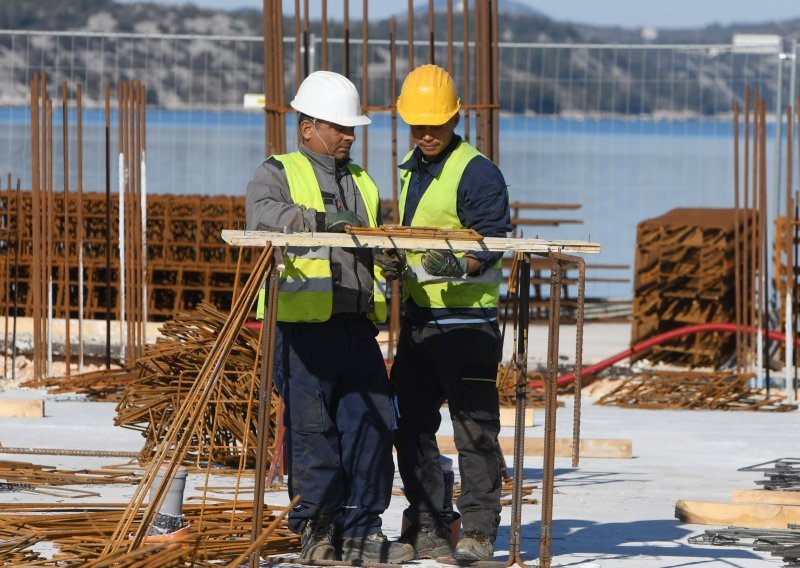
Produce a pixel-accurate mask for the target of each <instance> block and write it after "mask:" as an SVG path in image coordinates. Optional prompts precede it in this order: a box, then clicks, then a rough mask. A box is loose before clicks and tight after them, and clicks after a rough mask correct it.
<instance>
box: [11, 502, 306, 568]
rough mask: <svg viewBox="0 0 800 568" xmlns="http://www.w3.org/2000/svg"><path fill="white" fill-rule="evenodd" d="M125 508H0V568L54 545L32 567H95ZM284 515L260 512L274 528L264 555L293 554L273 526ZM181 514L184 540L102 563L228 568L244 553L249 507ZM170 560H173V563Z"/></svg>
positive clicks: (187, 509)
mask: <svg viewBox="0 0 800 568" xmlns="http://www.w3.org/2000/svg"><path fill="white" fill-rule="evenodd" d="M125 507H126V505H125V504H124V503H97V504H91V505H80V506H76V505H63V504H58V503H34V504H0V559H2V560H1V561H0V562H3V564H0V565H7V566H19V565H20V563H22V562H32V561H34V560H36V559H37V556H38V555H37V554H36V553H35V552H31V551H30V550H27V549H28V548H29V547H30V546H33V545H34V544H36V543H40V542H51V543H53V544H55V545H56V547H57V548H58V552H57V553H56V554H55V555H54V556H53V558H52V559H50V560H41V561H40V563H38V565H42V566H88V565H92V564H91V563H92V562H99V560H100V558H101V552H102V550H103V548H104V546H105V545H106V544H107V543H108V542H109V539H110V538H111V535H112V533H113V531H114V528H115V527H116V525H117V523H118V522H119V520H120V518H121V517H122V514H123V512H124V510H125ZM286 512H288V508H287V507H277V506H271V505H267V506H266V507H265V509H264V513H263V522H264V523H265V526H267V525H268V524H270V523H274V524H276V526H275V528H274V529H273V530H272V532H271V534H269V535H268V536H267V537H266V545H265V549H264V554H281V553H290V552H296V551H297V550H298V548H299V536H298V535H296V534H294V533H292V532H290V531H289V530H288V528H287V527H286V523H285V522H284V521H282V520H281V521H280V522H279V523H275V521H276V520H278V519H281V518H282V515H284V514H285V513H286ZM183 514H184V517H185V519H184V520H185V522H186V523H187V524H188V526H189V530H190V533H189V536H188V537H187V539H186V540H184V541H178V542H173V543H163V544H160V545H154V544H153V543H149V542H145V544H144V546H143V547H142V548H139V549H136V550H135V551H133V552H125V553H120V554H118V555H117V556H115V557H113V558H112V557H106V558H104V560H106V561H111V560H114V561H116V562H117V564H116V565H118V566H131V565H133V564H131V563H129V562H130V561H131V560H132V559H133V558H136V557H139V560H140V561H142V560H143V559H145V560H146V562H143V563H142V564H137V565H140V566H150V567H153V568H156V567H159V568H160V567H162V566H192V565H194V566H219V565H220V563H225V565H228V563H230V562H231V561H233V560H234V559H236V558H237V557H238V556H239V555H241V554H242V553H243V552H245V551H246V550H247V549H248V546H249V545H250V534H249V533H250V526H251V522H252V516H253V504H252V502H249V503H248V502H247V501H241V500H240V501H233V500H225V499H220V500H216V501H215V502H214V503H204V504H185V505H184V506H183ZM154 546H156V547H157V548H153V547H154ZM174 546H177V547H178V550H175V549H174V548H173V547H174ZM172 554H175V558H174V559H173V558H172V556H171V555H172ZM39 558H40V557H39ZM193 561H194V564H192V562H193Z"/></svg>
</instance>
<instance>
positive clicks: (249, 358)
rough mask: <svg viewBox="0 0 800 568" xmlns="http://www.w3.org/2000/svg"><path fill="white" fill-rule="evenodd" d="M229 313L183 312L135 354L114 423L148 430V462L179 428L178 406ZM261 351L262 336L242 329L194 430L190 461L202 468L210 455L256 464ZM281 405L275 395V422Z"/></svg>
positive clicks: (210, 310)
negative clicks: (176, 425) (132, 376)
mask: <svg viewBox="0 0 800 568" xmlns="http://www.w3.org/2000/svg"><path fill="white" fill-rule="evenodd" d="M226 318H227V314H225V313H222V312H220V311H218V310H216V309H215V308H214V307H213V306H211V305H209V304H201V305H200V306H199V307H198V308H197V309H196V310H193V311H192V312H190V313H186V314H179V315H178V316H177V317H176V318H175V319H174V320H171V321H169V322H166V323H165V324H163V326H162V327H161V333H162V335H163V336H164V338H163V339H162V338H159V340H158V341H157V342H156V343H155V344H154V345H151V346H148V347H147V348H146V351H145V355H144V356H143V357H141V358H140V359H138V360H137V362H136V367H137V369H138V374H137V377H136V379H135V380H133V381H130V382H128V383H127V387H126V390H125V393H124V395H123V396H122V399H121V400H120V402H119V403H118V405H117V417H116V419H115V423H116V424H117V425H118V426H122V427H123V428H129V429H132V430H137V431H140V432H142V436H144V438H145V444H144V446H143V448H142V451H141V454H140V458H141V459H142V460H143V461H149V460H150V458H151V457H152V455H153V452H154V451H155V449H156V447H157V446H158V444H159V442H160V441H161V440H162V439H163V437H164V433H165V432H166V431H167V430H169V428H171V427H173V421H174V419H175V412H174V409H176V408H180V406H181V404H183V402H184V400H185V398H186V396H187V395H188V393H189V391H190V388H191V386H192V384H193V383H194V382H195V380H196V379H197V376H198V373H199V372H200V370H201V369H202V367H203V363H204V362H205V359H206V357H207V354H208V351H209V349H210V348H211V346H212V345H213V344H214V341H215V340H216V339H217V336H218V334H219V332H220V330H221V329H222V327H223V325H224V323H225V320H226ZM259 352H260V350H259V337H258V334H257V333H256V332H254V331H252V330H250V329H248V328H246V327H244V328H242V329H241V331H240V332H239V334H238V336H237V337H236V339H235V341H234V343H233V345H232V348H231V353H230V355H229V357H228V358H227V360H226V362H225V368H224V371H223V373H222V376H221V378H220V380H219V381H218V383H217V389H216V391H215V393H214V395H213V397H212V398H211V400H210V402H209V404H208V406H206V408H205V411H204V414H203V418H202V420H201V421H200V422H199V426H198V428H197V429H196V430H195V431H194V433H193V434H192V439H191V442H190V444H189V446H188V450H187V459H188V460H189V461H191V462H194V463H195V464H196V465H198V466H199V465H202V464H205V463H207V462H209V461H211V462H214V463H218V464H226V465H234V466H235V465H237V464H239V463H240V461H241V460H242V459H243V460H244V463H245V464H247V465H250V466H252V465H253V464H254V463H255V460H256V447H255V444H254V443H253V440H255V438H256V433H257V418H258V416H257V410H258V397H259V394H258V373H257V371H258V356H259ZM279 404H280V402H279V399H278V396H277V394H274V393H273V396H272V400H271V406H270V408H271V411H270V421H271V423H272V425H273V427H275V426H276V425H277V416H278V410H279ZM248 440H249V443H248Z"/></svg>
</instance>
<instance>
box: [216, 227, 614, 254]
mask: <svg viewBox="0 0 800 568" xmlns="http://www.w3.org/2000/svg"><path fill="white" fill-rule="evenodd" d="M222 240H224V241H225V242H226V243H228V244H231V245H237V246H250V247H263V246H265V245H266V244H267V243H268V242H269V243H272V244H273V245H274V246H279V247H282V246H297V247H319V246H330V247H342V248H401V249H451V250H463V251H468V250H482V251H495V252H540V253H541V252H563V253H566V254H573V253H580V254H594V253H599V252H600V245H599V244H597V243H591V242H588V241H553V240H548V239H515V238H501V237H486V238H484V239H483V240H480V241H478V242H475V241H463V240H450V239H431V238H422V237H419V238H417V237H384V236H372V235H358V236H356V235H346V234H343V233H292V234H284V233H280V232H273V231H234V230H228V229H226V230H223V231H222Z"/></svg>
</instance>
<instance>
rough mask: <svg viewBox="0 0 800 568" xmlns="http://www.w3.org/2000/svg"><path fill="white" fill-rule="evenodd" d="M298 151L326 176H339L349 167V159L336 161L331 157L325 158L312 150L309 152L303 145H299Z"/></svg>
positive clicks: (325, 156)
mask: <svg viewBox="0 0 800 568" xmlns="http://www.w3.org/2000/svg"><path fill="white" fill-rule="evenodd" d="M298 151H299V152H300V153H301V154H303V155H304V156H305V157H306V158H308V159H309V160H311V163H312V164H313V165H314V166H316V167H317V168H319V169H320V170H322V171H323V172H325V173H326V174H330V175H335V174H336V173H338V174H339V175H340V176H341V175H342V174H344V173H345V172H346V171H347V166H348V165H350V162H352V160H351V159H350V157H347V158H344V159H342V160H337V159H336V158H334V157H333V156H327V155H325V154H318V153H317V152H314V151H313V150H309V149H308V148H307V147H306V146H305V145H303V144H300V147H299V148H298Z"/></svg>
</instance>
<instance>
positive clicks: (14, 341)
mask: <svg viewBox="0 0 800 568" xmlns="http://www.w3.org/2000/svg"><path fill="white" fill-rule="evenodd" d="M20 199H21V195H20V179H19V178H17V200H16V210H17V213H16V216H15V219H14V229H15V238H14V324H13V329H12V331H11V345H12V347H11V382H12V383H14V382H15V381H16V378H17V365H16V361H17V310H18V308H17V299H18V298H19V293H18V290H19V236H20V232H21V231H20V216H19V213H20V203H19V202H20Z"/></svg>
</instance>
